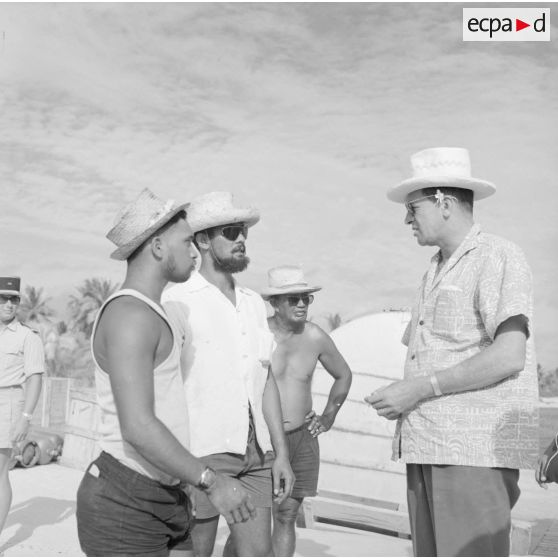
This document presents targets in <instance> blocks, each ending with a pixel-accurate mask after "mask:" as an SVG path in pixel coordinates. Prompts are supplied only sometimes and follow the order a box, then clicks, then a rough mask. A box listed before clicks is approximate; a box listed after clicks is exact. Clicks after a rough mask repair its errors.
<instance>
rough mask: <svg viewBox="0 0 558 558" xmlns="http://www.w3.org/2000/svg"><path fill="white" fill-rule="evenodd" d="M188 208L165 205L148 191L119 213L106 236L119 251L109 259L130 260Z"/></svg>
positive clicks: (170, 201) (172, 203)
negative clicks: (151, 237) (156, 233)
mask: <svg viewBox="0 0 558 558" xmlns="http://www.w3.org/2000/svg"><path fill="white" fill-rule="evenodd" d="M188 205H189V204H187V203H184V204H182V205H175V204H174V200H167V201H166V202H165V201H164V200H162V199H160V198H158V197H157V196H156V195H155V194H154V193H153V192H152V191H151V190H149V188H145V189H144V190H142V191H141V193H140V195H139V196H138V197H137V198H136V199H135V200H134V201H133V202H132V203H130V204H128V205H127V206H126V207H124V208H123V209H122V210H121V211H120V213H119V214H118V215H117V216H116V220H115V222H114V226H113V227H112V229H111V230H110V231H109V232H108V233H107V238H108V239H109V240H110V241H111V242H112V243H113V244H116V246H117V247H118V248H117V249H116V250H115V251H114V252H113V253H112V254H111V255H110V257H111V258H112V259H113V260H126V259H128V257H129V256H130V255H131V254H132V253H133V252H134V250H136V249H137V248H138V247H139V246H141V244H142V243H143V242H145V241H146V240H147V239H148V238H149V237H150V236H151V235H152V234H153V233H154V232H156V231H158V230H159V229H160V228H161V227H162V226H163V225H165V224H166V223H168V222H169V221H170V220H171V219H172V218H173V217H174V216H175V215H176V214H177V213H178V212H179V211H182V210H183V209H186V208H187V207H188Z"/></svg>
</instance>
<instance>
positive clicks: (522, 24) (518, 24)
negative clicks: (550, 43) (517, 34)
mask: <svg viewBox="0 0 558 558" xmlns="http://www.w3.org/2000/svg"><path fill="white" fill-rule="evenodd" d="M526 27H531V24H530V23H525V22H524V21H521V20H520V19H517V18H515V30H516V31H521V30H522V29H525V28H526Z"/></svg>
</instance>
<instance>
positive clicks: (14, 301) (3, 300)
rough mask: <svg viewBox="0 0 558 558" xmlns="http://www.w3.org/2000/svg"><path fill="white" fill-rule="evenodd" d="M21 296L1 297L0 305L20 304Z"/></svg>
mask: <svg viewBox="0 0 558 558" xmlns="http://www.w3.org/2000/svg"><path fill="white" fill-rule="evenodd" d="M19 300H20V298H19V296H17V295H0V304H7V303H8V302H11V303H12V304H19Z"/></svg>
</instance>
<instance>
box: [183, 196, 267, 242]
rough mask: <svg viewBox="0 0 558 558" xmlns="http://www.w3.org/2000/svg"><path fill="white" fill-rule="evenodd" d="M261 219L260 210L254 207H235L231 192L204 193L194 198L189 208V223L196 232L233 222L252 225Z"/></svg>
mask: <svg viewBox="0 0 558 558" xmlns="http://www.w3.org/2000/svg"><path fill="white" fill-rule="evenodd" d="M259 219H260V214H259V211H258V210H257V209H255V208H254V207H247V208H239V207H235V206H234V201H233V194H232V193H231V192H222V191H217V192H208V193H207V194H202V195H201V196H198V197H197V198H195V199H194V200H192V202H191V203H190V207H189V208H188V223H189V225H190V227H191V228H192V230H193V231H194V232H199V231H203V230H206V229H210V228H211V227H217V226H220V225H228V224H233V223H246V225H248V226H251V225H254V224H256V223H257V222H258V221H259Z"/></svg>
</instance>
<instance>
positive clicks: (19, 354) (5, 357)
mask: <svg viewBox="0 0 558 558" xmlns="http://www.w3.org/2000/svg"><path fill="white" fill-rule="evenodd" d="M2 345H3V346H2V349H1V350H0V360H1V362H2V366H3V369H4V370H6V369H13V368H14V367H17V366H21V365H22V364H23V351H22V350H21V346H20V345H19V344H18V343H14V342H12V341H8V342H5V343H3V344H2Z"/></svg>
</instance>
